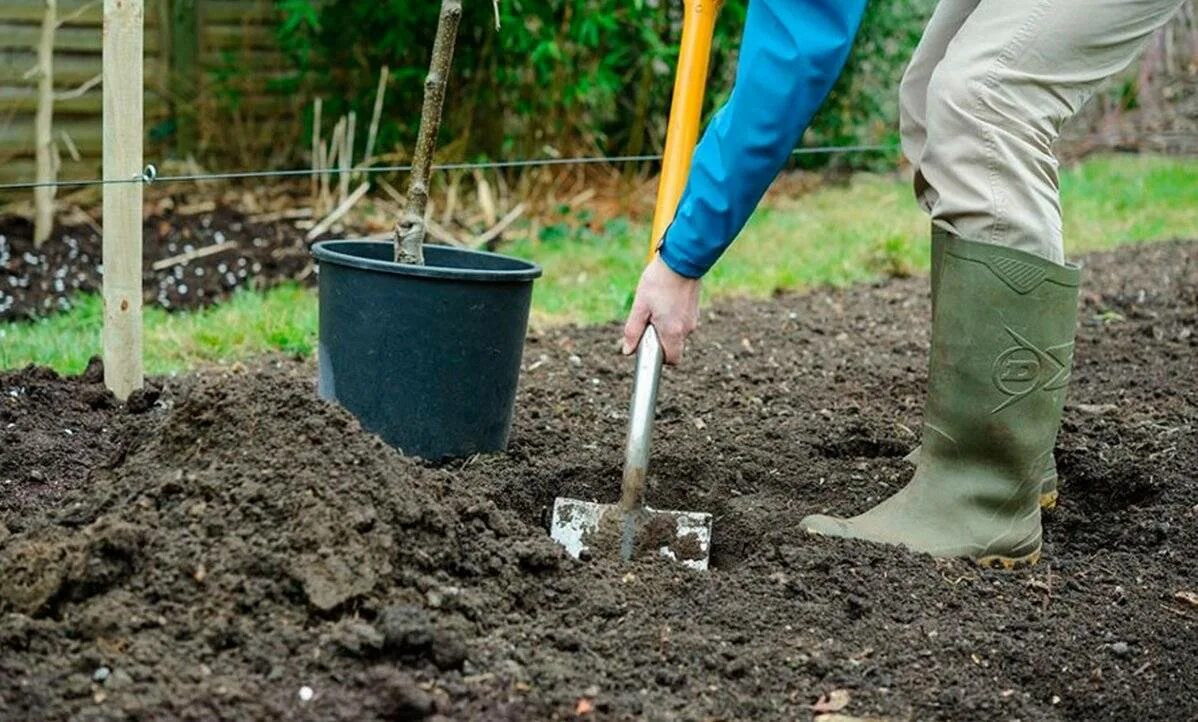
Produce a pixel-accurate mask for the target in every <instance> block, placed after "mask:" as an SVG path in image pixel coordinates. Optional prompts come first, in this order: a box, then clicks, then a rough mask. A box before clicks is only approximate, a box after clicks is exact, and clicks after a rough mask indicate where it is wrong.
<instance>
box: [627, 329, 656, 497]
mask: <svg viewBox="0 0 1198 722" xmlns="http://www.w3.org/2000/svg"><path fill="white" fill-rule="evenodd" d="M663 358H664V354H663V352H662V349H661V342H660V341H659V340H658V338H657V331H655V330H654V329H653V326H651V325H650V326H647V327H646V328H645V333H644V335H643V336H641V343H640V346H638V347H637V351H636V376H635V377H634V379H633V382H632V406H631V408H630V409H629V413H628V417H629V419H628V443H627V444H626V447H625V456H624V487H623V492H622V493H621V495H620V508H621V509H622V510H623V511H626V512H628V511H633V510H635V509H639V508H641V507H642V506H644V503H645V477H646V476H647V474H648V473H649V444H650V442H651V441H652V437H653V410H654V408H655V407H656V406H657V386H658V382H659V381H660V380H661V364H662V361H663Z"/></svg>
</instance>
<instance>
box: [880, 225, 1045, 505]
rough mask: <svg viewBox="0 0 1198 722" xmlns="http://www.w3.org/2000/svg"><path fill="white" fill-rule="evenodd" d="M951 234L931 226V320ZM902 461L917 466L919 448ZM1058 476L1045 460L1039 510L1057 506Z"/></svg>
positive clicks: (934, 312)
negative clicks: (945, 250) (946, 243)
mask: <svg viewBox="0 0 1198 722" xmlns="http://www.w3.org/2000/svg"><path fill="white" fill-rule="evenodd" d="M951 235H952V234H950V233H949V232H948V231H946V230H944V229H943V228H937V227H936V226H932V319H933V323H934V322H935V319H936V291H937V289H939V288H940V266H941V263H942V262H943V261H944V242H945V239H947V238H949V237H950V236H951ZM903 461H905V462H907V463H909V464H911V465H912V466H918V465H919V447H918V446H916V447H915V448H914V449H912V450H911V451H910V453H908V454H907V455H906V456H904V457H903ZM1059 484H1060V476H1059V475H1058V474H1057V457H1056V454H1049V455H1048V456H1047V457H1046V458H1045V463H1044V468H1043V469H1041V471H1040V508H1041V509H1052V508H1053V507H1055V506H1056V505H1057V496H1058V491H1057V489H1058V486H1059Z"/></svg>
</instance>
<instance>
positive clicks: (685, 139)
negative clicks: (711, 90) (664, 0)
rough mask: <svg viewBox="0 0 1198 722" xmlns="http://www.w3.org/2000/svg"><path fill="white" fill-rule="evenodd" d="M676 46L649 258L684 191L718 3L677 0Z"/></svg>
mask: <svg viewBox="0 0 1198 722" xmlns="http://www.w3.org/2000/svg"><path fill="white" fill-rule="evenodd" d="M683 5H684V6H685V9H684V11H683V16H682V43H681V49H680V51H679V54H678V71H677V74H676V75H675V76H674V97H673V99H672V100H671V102H670V121H669V125H667V126H666V150H665V154H664V157H663V158H662V161H661V180H660V181H659V182H658V186H657V206H656V207H655V208H654V210H653V233H652V235H651V236H650V238H649V259H650V260H652V259H653V254H655V253H657V247H658V246H659V245H660V244H661V238H662V236H664V235H665V232H666V228H668V227H669V225H670V223H672V222H673V220H674V213H675V212H676V211H677V210H678V201H679V200H680V199H681V198H682V190H683V189H684V188H685V187H686V178H687V174H688V173H690V168H691V156H692V155H694V152H695V143H696V142H697V141H698V140H699V121H700V119H701V117H702V111H703V91H704V90H705V89H706V86H707V66H708V64H709V63H710V60H711V38H712V35H713V34H714V33H715V16H716V14H718V13H719V11H720V6H721V5H723V0H683Z"/></svg>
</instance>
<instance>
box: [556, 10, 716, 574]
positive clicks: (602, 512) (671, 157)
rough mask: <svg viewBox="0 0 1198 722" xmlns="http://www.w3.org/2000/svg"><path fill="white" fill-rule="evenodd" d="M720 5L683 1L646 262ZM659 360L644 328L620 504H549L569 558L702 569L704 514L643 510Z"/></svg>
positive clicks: (667, 209)
mask: <svg viewBox="0 0 1198 722" xmlns="http://www.w3.org/2000/svg"><path fill="white" fill-rule="evenodd" d="M721 1H722V0H684V3H685V11H684V14H683V21H682V43H681V50H680V52H679V56H678V73H677V76H676V77H675V80H674V96H673V100H672V102H671V106H670V120H669V124H668V125H667V127H666V147H665V153H664V157H663V158H662V167H661V180H660V181H659V183H658V187H657V206H656V208H655V209H654V212H653V231H652V233H651V234H650V237H649V241H650V242H649V258H650V260H652V258H653V256H654V255H655V254H656V253H657V249H658V247H659V246H660V244H661V239H662V237H663V236H664V235H665V230H666V228H667V227H668V226H669V225H670V223H671V222H672V221H673V220H674V214H675V212H676V211H677V209H678V202H679V200H680V199H681V198H682V191H683V188H685V186H686V178H687V175H688V174H689V173H690V165H691V156H692V155H693V153H694V150H695V142H696V140H697V139H698V137H699V120H700V116H701V113H702V109H703V91H704V87H705V85H706V82H707V67H708V62H709V59H710V55H711V52H710V51H711V39H712V34H713V32H714V30H715V15H716V12H717V11H718V10H719V7H720V5H721ZM663 360H664V354H663V352H662V348H661V341H660V339H659V338H658V336H657V331H656V330H655V329H654V328H653V325H652V323H650V324H649V325H648V326H646V327H645V332H644V333H643V334H642V335H641V339H640V342H639V343H638V344H637V351H636V375H635V377H634V380H633V387H632V405H631V407H630V410H629V420H628V421H629V423H628V438H627V442H626V445H625V454H624V481H623V485H622V487H621V492H620V501H619V503H617V504H600V503H597V502H593V501H583V500H580V499H569V498H565V497H558V498H557V499H555V500H554V504H553V521H552V523H551V525H550V530H549V533H550V535H551V536H552V537H553V538H554V539H555V540H556V541H557V542H558V543H560V544H561V545H562V546H564V547H565V548H566V551H567V552H569V553H570V554H571V555H572V556H574V557H581V556H582V555H583V554H584V553H587V554H592V555H593V554H600V555H602V554H603V552H604V550H605V549H609V550H610V552H611V553H613V555H614V552H615V551H616V549H615V548H614V547H615V546H616V543H615V540H616V539H619V554H620V557H621V558H623V559H624V560H626V561H627V560H630V559H632V558H633V557H635V556H637V555H638V553H641V552H643V551H645V550H651V551H653V552H654V553H658V554H661V555H662V556H666V557H668V558H670V559H673V560H675V561H677V562H679V563H681V564H683V565H685V566H687V567H690V568H691V569H696V570H704V569H707V563H708V557H709V553H710V549H711V515H710V514H704V513H701V512H690V511H663V510H659V509H653V508H651V507H648V506H646V505H645V481H646V478H647V476H648V472H649V447H650V444H651V443H652V440H653V415H654V412H655V410H656V406H657V387H658V384H659V381H660V380H661V367H662V362H663ZM609 531H610V532H611V533H609ZM608 539H611V542H608V541H607V540H608Z"/></svg>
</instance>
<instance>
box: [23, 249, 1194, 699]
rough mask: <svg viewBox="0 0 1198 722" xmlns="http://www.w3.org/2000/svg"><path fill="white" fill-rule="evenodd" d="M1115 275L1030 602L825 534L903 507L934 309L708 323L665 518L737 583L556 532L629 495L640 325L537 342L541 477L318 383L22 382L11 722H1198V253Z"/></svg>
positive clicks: (673, 413)
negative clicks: (85, 401)
mask: <svg viewBox="0 0 1198 722" xmlns="http://www.w3.org/2000/svg"><path fill="white" fill-rule="evenodd" d="M1088 265H1089V271H1088V278H1087V287H1088V289H1090V291H1089V292H1088V295H1087V296H1086V297H1085V299H1084V300H1083V309H1082V319H1083V326H1082V330H1081V335H1080V338H1079V342H1078V348H1077V369H1076V372H1075V376H1074V377H1075V382H1074V387H1073V389H1072V391H1071V396H1070V402H1069V407H1068V409H1067V413H1066V416H1067V421H1066V425H1065V429H1064V431H1063V433H1062V436H1061V439H1060V443H1059V447H1058V456H1059V459H1060V465H1061V470H1062V474H1063V476H1064V479H1065V482H1064V487H1063V492H1062V493H1063V497H1062V501H1061V505H1060V507H1059V508H1058V509H1057V510H1056V511H1053V512H1050V513H1048V514H1047V515H1046V518H1045V524H1046V533H1047V547H1046V550H1045V551H1046V561H1044V562H1042V563H1041V564H1040V565H1039V566H1037V567H1035V568H1033V569H1031V570H1028V571H1024V572H1018V573H999V572H986V571H980V570H977V569H975V568H973V567H972V566H970V565H968V564H966V563H963V562H957V561H940V562H936V561H933V560H930V559H928V558H926V557H920V556H914V555H910V554H907V553H905V552H903V551H900V550H897V549H888V548H880V547H873V546H869V545H864V544H859V543H857V544H854V543H843V542H837V541H831V540H819V539H810V538H806V537H801V536H798V535H796V534H795V532H794V530H795V525H796V524H797V521H798V519H799V518H801V517H802V516H803V515H804V514H806V513H809V512H811V511H817V510H824V509H832V510H835V511H838V512H855V511H858V510H861V509H863V508H865V507H867V506H869V505H870V504H872V503H874V502H875V501H876V500H877V499H879V498H881V497H882V496H885V495H886V494H888V493H890V492H891V491H893V490H894V489H895V488H897V486H898V485H900V484H902V483H903V482H904V481H905V477H906V476H907V474H908V473H909V472H908V470H907V469H906V468H905V467H904V465H903V463H902V462H901V456H902V455H903V454H904V453H905V452H906V451H907V450H908V449H909V448H910V446H911V445H912V444H913V443H915V441H916V440H915V438H914V434H913V433H912V432H911V429H917V428H918V418H919V409H920V404H921V402H922V394H923V388H924V384H925V377H924V359H925V355H926V344H927V329H926V325H927V303H926V299H925V295H926V289H925V286H926V280H919V279H916V280H912V281H904V282H893V283H887V284H884V285H879V286H875V287H860V288H855V289H852V290H849V291H846V292H836V293H817V294H811V295H806V296H787V297H783V298H780V299H776V300H774V301H771V302H755V303H749V302H744V303H734V304H731V305H725V306H722V307H718V308H717V309H716V310H715V311H714V313H713V314H711V315H709V318H707V319H706V322H705V326H704V329H703V331H702V335H701V337H700V339H699V340H698V342H697V343H696V344H695V347H694V348H693V349H692V352H691V354H690V356H689V358H688V359H687V362H686V366H685V367H684V368H683V369H681V370H676V371H672V372H671V373H670V374H668V377H667V380H666V384H665V387H664V388H663V390H662V401H661V408H660V414H659V417H660V419H661V422H660V424H659V427H658V435H657V441H656V443H655V451H656V453H655V456H654V461H653V470H654V475H653V479H652V480H651V482H652V484H653V488H652V489H651V491H650V494H651V498H652V499H653V500H654V501H655V502H656V503H657V504H658V505H661V506H669V507H673V508H682V509H692V510H704V511H711V512H713V513H715V514H716V522H715V531H716V537H715V542H714V547H713V563H714V569H713V570H712V571H711V572H710V573H708V574H706V575H701V574H694V573H689V572H686V571H685V570H682V569H680V568H676V567H673V566H670V565H668V564H666V563H664V562H662V563H658V562H644V563H638V564H634V565H618V564H611V563H608V562H605V561H602V560H596V561H593V562H589V563H580V562H575V561H572V560H569V559H566V558H564V557H563V556H562V555H561V554H560V553H559V552H558V550H557V549H556V547H555V546H553V545H552V544H551V543H550V542H549V541H547V539H546V537H545V529H544V526H543V524H544V516H545V514H546V510H547V509H548V507H549V505H550V504H551V502H552V499H553V498H554V497H555V496H557V495H559V494H564V495H569V496H575V497H584V498H587V497H592V498H600V499H604V500H606V499H611V498H613V496H614V487H615V485H616V483H617V480H618V478H619V463H620V457H621V453H622V452H621V444H622V441H623V438H622V435H623V433H624V425H625V423H626V409H625V404H626V401H627V398H628V392H629V388H628V362H627V361H626V360H624V359H620V358H619V357H617V356H616V355H615V338H616V335H615V329H614V328H611V327H608V328H599V329H583V330H568V331H562V332H556V333H553V334H550V335H546V336H542V337H539V338H535V339H532V340H530V342H529V346H528V348H527V350H526V359H525V361H526V368H527V369H528V370H527V372H526V373H525V375H524V378H523V382H522V383H523V388H522V391H521V396H520V399H519V416H518V418H517V423H516V428H515V433H514V438H513V441H512V445H511V449H510V451H509V453H507V454H503V455H495V456H490V457H481V458H476V459H471V460H466V461H461V462H456V463H453V464H449V465H446V466H443V467H440V468H429V467H426V466H422V465H418V464H417V463H415V462H412V461H410V460H406V459H403V458H401V457H399V456H398V455H397V454H395V453H394V452H392V451H391V450H390V449H388V448H386V447H384V446H383V445H382V444H381V443H380V442H378V441H377V439H375V438H374V437H373V436H371V435H369V434H366V433H364V432H362V431H361V430H360V429H359V428H358V426H357V424H356V422H355V421H353V419H352V418H350V417H349V416H348V415H347V414H345V413H344V412H343V411H341V410H339V409H337V408H335V407H332V406H330V405H327V404H324V403H322V402H320V401H318V400H317V399H316V398H315V394H314V392H313V387H312V378H313V372H312V369H311V367H310V366H306V365H302V364H296V363H293V362H288V361H279V362H271V363H266V364H264V365H262V367H261V368H255V369H253V370H252V371H242V372H229V373H224V374H220V373H213V372H208V373H202V374H198V375H195V376H189V377H184V378H181V379H164V380H162V384H163V387H162V389H161V398H160V399H159V400H158V402H157V403H156V404H155V405H154V406H153V408H150V409H147V410H144V411H142V413H134V412H136V411H138V410H142V409H145V407H146V406H147V405H148V404H147V403H146V399H142V400H141V402H140V403H139V404H135V405H134V408H133V409H128V408H126V407H124V406H120V405H117V404H113V403H111V400H110V399H108V400H107V401H106V402H103V403H99V402H98V403H97V405H96V407H95V408H92V407H91V406H86V407H79V406H78V404H77V403H76V401H75V400H74V399H76V398H83V397H84V396H88V397H89V398H90V396H96V397H97V398H100V397H103V393H102V392H100V391H98V388H99V387H98V383H96V382H94V381H92V380H89V379H87V378H80V379H65V380H58V379H55V378H53V377H52V376H51V375H49V374H47V373H46V372H44V371H38V370H27V371H24V372H18V373H15V374H6V375H2V376H0V392H3V393H4V394H6V395H7V396H6V398H5V399H4V403H5V404H7V406H0V408H4V409H5V411H4V413H5V414H6V416H5V426H8V425H9V424H11V425H12V427H11V428H7V429H6V430H4V431H3V433H4V434H6V435H5V436H4V437H2V438H3V439H4V440H5V446H4V448H3V450H0V469H2V470H3V474H7V475H15V476H13V481H12V483H10V484H7V485H6V487H7V488H5V490H4V494H5V502H4V503H5V506H4V507H3V509H2V510H0V521H2V522H3V526H2V527H0V614H2V616H0V645H3V648H4V650H5V652H4V654H3V655H0V718H3V719H64V718H75V719H126V718H128V719H133V718H147V719H196V720H203V719H215V718H242V719H264V718H268V717H273V718H282V719H376V718H377V719H425V718H432V717H435V716H437V715H441V716H443V717H448V718H452V719H462V720H466V719H569V718H572V717H573V716H575V715H576V714H579V715H583V716H585V717H586V718H600V719H629V718H644V719H696V720H697V719H711V718H722V719H745V720H747V719H795V718H798V719H804V718H807V717H809V716H810V715H811V714H812V713H813V710H812V709H810V707H809V706H810V705H812V704H814V703H816V702H817V700H819V698H820V697H821V696H822V695H827V696H828V698H827V699H825V700H824V702H825V707H837V706H839V705H840V704H842V703H844V702H845V701H846V699H847V706H845V708H844V709H843V710H842V711H843V712H844V713H848V714H853V715H883V716H886V717H891V718H896V719H907V718H919V719H929V718H935V719H1010V718H1021V719H1086V720H1091V719H1126V718H1133V717H1134V718H1139V719H1150V720H1155V719H1159V720H1176V719H1189V718H1193V717H1195V716H1196V715H1198V644H1196V642H1198V634H1196V632H1198V603H1196V602H1195V599H1198V598H1196V597H1191V596H1187V594H1193V593H1195V592H1198V581H1196V580H1198V562H1196V561H1195V556H1196V553H1198V525H1196V523H1195V522H1196V521H1198V519H1196V518H1195V517H1198V481H1195V479H1194V478H1193V469H1194V468H1195V464H1198V449H1196V448H1195V444H1194V443H1193V434H1194V427H1195V423H1198V381H1196V380H1195V379H1196V378H1198V361H1196V354H1195V351H1196V348H1195V347H1196V346H1198V340H1196V337H1195V334H1194V331H1195V328H1194V326H1195V325H1198V245H1194V244H1180V243H1179V244H1166V245H1161V246H1155V247H1150V248H1144V249H1138V250H1126V251H1121V252H1119V253H1116V254H1110V255H1103V256H1096V257H1093V258H1092V259H1091V260H1090V263H1089V264H1088ZM94 377H95V374H94V371H93V376H92V377H90V378H94ZM33 381H36V382H37V384H36V385H35V384H33ZM17 386H22V387H24V388H26V389H28V388H31V387H34V386H36V388H38V389H41V390H40V391H38V392H37V393H36V394H34V393H23V394H17V395H16V396H13V395H11V393H10V390H11V389H13V388H15V387H17ZM10 398H11V399H13V401H11V402H10V401H9V400H8V399H10ZM104 398H107V397H104ZM59 409H61V411H58V410H59ZM9 419H11V420H9ZM78 419H83V420H88V423H91V424H93V425H99V428H102V429H106V430H107V431H102V432H97V431H94V430H93V431H91V432H88V433H77V434H72V435H67V434H63V433H61V432H60V431H59V430H58V427H60V426H64V425H67V424H75V425H78V424H79V422H78V421H77V420H78ZM105 434H111V438H109V437H106V436H105ZM35 440H39V441H38V442H37V443H34V441H35ZM35 466H36V467H38V468H41V469H43V470H44V471H45V473H46V474H49V475H51V476H53V477H54V482H55V483H57V484H58V485H59V486H60V487H66V488H67V490H66V491H65V493H60V492H57V491H53V490H51V492H47V489H46V487H47V484H48V482H47V481H46V480H45V479H44V478H43V479H41V480H38V479H30V478H28V475H16V474H17V472H18V471H21V470H24V469H28V468H32V467H35ZM84 480H86V481H85V482H84ZM81 482H84V483H81ZM833 691H837V694H831V693H832V692H833ZM846 692H847V698H846V697H845V693H846Z"/></svg>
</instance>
